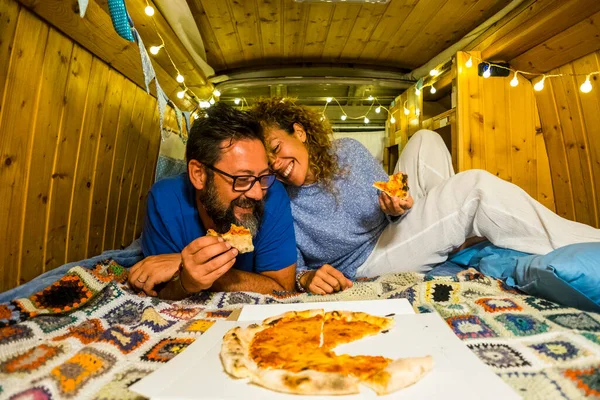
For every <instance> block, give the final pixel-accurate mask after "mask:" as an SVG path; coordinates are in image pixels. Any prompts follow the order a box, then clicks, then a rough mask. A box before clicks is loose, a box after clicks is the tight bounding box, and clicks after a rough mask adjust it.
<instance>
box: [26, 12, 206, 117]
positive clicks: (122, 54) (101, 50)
mask: <svg viewBox="0 0 600 400" xmlns="http://www.w3.org/2000/svg"><path fill="white" fill-rule="evenodd" d="M18 1H19V3H21V4H23V5H24V6H26V7H28V8H29V9H31V10H32V11H33V12H34V13H35V14H37V15H38V16H40V17H41V18H43V19H44V20H46V21H47V22H48V23H50V24H51V25H53V26H54V27H55V28H56V29H58V30H59V31H61V32H63V33H64V34H66V35H67V36H68V37H70V38H71V39H73V40H74V41H76V42H77V43H79V44H80V45H81V46H82V47H84V48H86V49H88V50H89V51H90V52H92V53H93V54H94V55H96V56H97V57H99V58H101V59H102V60H103V61H104V62H106V63H107V64H108V65H110V66H111V67H113V68H115V69H116V70H117V71H119V72H121V73H122V74H123V75H125V76H126V77H127V78H129V79H130V80H132V81H133V82H135V83H136V84H137V85H138V86H140V87H144V88H145V84H144V76H143V72H142V63H141V61H140V52H139V49H138V47H137V44H136V43H131V42H128V41H126V40H124V39H123V38H121V37H120V36H119V35H118V34H117V33H116V32H115V30H114V28H113V26H112V22H111V19H110V16H109V15H107V14H106V12H105V11H104V10H103V9H102V7H100V5H98V4H97V3H96V2H95V1H90V2H89V5H88V8H87V11H86V14H85V18H81V17H80V16H79V13H78V11H77V10H75V9H74V8H73V3H72V2H70V1H63V0H44V1H39V0H18ZM154 69H155V70H156V76H157V77H158V80H159V81H160V84H161V86H162V88H163V90H164V91H165V92H166V93H167V95H168V96H169V97H170V98H171V99H172V100H173V102H174V103H175V104H176V105H177V106H178V107H179V108H181V109H183V110H187V109H192V108H193V107H194V105H193V104H192V103H191V102H190V101H189V99H188V97H187V96H186V98H185V99H183V100H180V99H178V98H177V97H176V96H175V94H176V93H177V92H178V91H179V90H180V89H179V84H178V83H177V82H176V81H175V77H174V76H172V74H169V73H168V72H167V71H165V70H164V69H163V68H162V67H161V66H160V65H158V64H155V65H154Z"/></svg>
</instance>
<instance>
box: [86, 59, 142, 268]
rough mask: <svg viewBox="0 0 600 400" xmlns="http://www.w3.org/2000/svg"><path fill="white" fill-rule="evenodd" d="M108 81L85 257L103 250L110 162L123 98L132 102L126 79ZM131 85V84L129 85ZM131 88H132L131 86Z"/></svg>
mask: <svg viewBox="0 0 600 400" xmlns="http://www.w3.org/2000/svg"><path fill="white" fill-rule="evenodd" d="M108 81H109V82H110V85H109V87H108V90H107V92H106V98H105V99H104V115H103V118H102V131H101V133H100V141H99V144H98V154H97V156H96V166H95V168H94V170H95V175H94V180H93V185H92V188H93V191H92V199H91V200H92V202H91V212H90V222H89V226H90V228H89V237H88V247H87V252H86V257H92V256H95V255H98V254H100V253H101V252H102V250H103V244H102V242H103V238H104V229H105V226H106V211H107V208H108V202H109V197H110V183H111V176H112V167H113V159H114V156H115V153H116V152H117V150H116V149H115V146H116V145H117V134H118V133H119V115H120V111H121V100H122V98H125V99H127V98H128V97H129V98H132V97H133V94H134V92H133V91H131V92H130V93H128V94H127V95H125V94H124V93H125V91H126V90H127V89H129V90H131V88H129V87H128V88H126V87H125V78H124V77H123V75H121V74H120V73H118V72H116V71H115V70H113V69H111V70H110V71H109V78H108ZM129 85H131V83H129ZM131 86H132V85H131Z"/></svg>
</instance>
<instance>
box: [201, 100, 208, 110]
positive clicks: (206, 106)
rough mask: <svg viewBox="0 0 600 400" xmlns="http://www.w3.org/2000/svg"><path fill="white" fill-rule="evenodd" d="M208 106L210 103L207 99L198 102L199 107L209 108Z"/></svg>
mask: <svg viewBox="0 0 600 400" xmlns="http://www.w3.org/2000/svg"><path fill="white" fill-rule="evenodd" d="M209 107H210V103H209V102H208V101H201V102H200V108H209Z"/></svg>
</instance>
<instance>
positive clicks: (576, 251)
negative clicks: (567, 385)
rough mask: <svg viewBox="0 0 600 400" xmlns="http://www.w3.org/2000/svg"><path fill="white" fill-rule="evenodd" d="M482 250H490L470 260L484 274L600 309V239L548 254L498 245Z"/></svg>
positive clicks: (589, 308) (566, 302) (525, 289)
mask: <svg viewBox="0 0 600 400" xmlns="http://www.w3.org/2000/svg"><path fill="white" fill-rule="evenodd" d="M482 251H483V252H486V254H484V256H483V257H478V256H479V254H478V255H476V256H475V257H473V258H472V259H471V260H470V264H477V267H478V269H479V271H481V272H482V273H483V274H485V275H488V276H492V277H495V278H499V279H503V280H504V281H505V282H506V283H507V284H508V285H510V286H514V287H516V288H518V289H520V290H522V291H523V292H525V293H528V294H531V295H534V296H539V297H544V298H546V299H548V300H551V301H554V302H556V303H559V304H562V305H565V306H569V307H575V308H578V309H581V310H586V311H594V312H600V243H580V244H573V245H569V246H565V247H561V248H559V249H556V250H554V251H552V252H550V253H548V254H546V255H526V254H525V253H519V252H513V251H512V250H505V249H500V248H497V247H495V246H489V247H486V248H485V249H484V250H482ZM507 252H513V253H512V254H511V253H507ZM471 266H473V265H471Z"/></svg>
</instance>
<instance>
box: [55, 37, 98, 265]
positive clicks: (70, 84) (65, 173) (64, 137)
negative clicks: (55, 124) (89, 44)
mask: <svg viewBox="0 0 600 400" xmlns="http://www.w3.org/2000/svg"><path fill="white" fill-rule="evenodd" d="M91 67H92V55H91V54H90V53H88V52H87V51H85V50H84V49H83V48H81V47H80V46H79V45H75V47H74V48H73V54H72V56H71V64H70V67H69V78H68V81H67V89H66V92H65V97H64V103H65V106H64V110H63V115H62V119H61V130H60V133H59V138H58V146H57V149H56V153H55V158H54V168H53V169H52V176H51V179H52V183H51V186H50V196H49V200H50V208H49V210H48V214H49V215H48V226H47V228H46V229H47V234H46V235H47V239H46V249H45V255H44V263H45V268H46V270H51V269H54V268H56V267H58V266H61V265H63V264H64V263H65V262H66V254H67V233H68V229H69V228H68V227H69V210H70V205H71V202H72V201H73V184H74V177H75V167H76V160H77V150H78V148H79V141H80V138H81V131H82V129H83V121H84V119H85V116H86V114H87V112H89V110H88V109H87V108H86V100H87V95H88V89H89V88H90V86H89V83H90V70H91ZM74 116H78V117H77V118H74Z"/></svg>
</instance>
